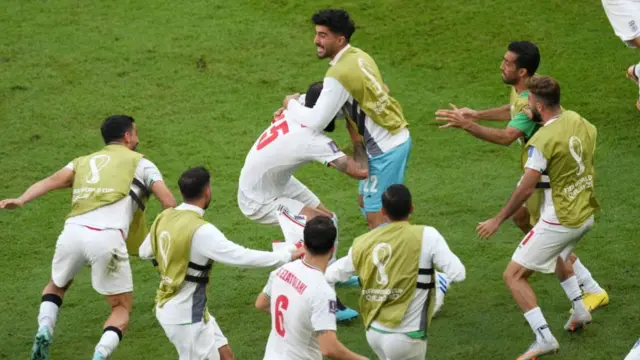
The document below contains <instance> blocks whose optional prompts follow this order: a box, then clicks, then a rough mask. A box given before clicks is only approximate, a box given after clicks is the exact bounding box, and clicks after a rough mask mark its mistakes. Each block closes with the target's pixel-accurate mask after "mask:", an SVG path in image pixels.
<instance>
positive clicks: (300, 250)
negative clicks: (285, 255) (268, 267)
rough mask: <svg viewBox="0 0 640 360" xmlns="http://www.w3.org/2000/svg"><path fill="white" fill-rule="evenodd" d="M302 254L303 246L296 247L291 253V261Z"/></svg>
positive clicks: (303, 252)
mask: <svg viewBox="0 0 640 360" xmlns="http://www.w3.org/2000/svg"><path fill="white" fill-rule="evenodd" d="M304 254H305V250H304V246H301V247H299V248H297V249H296V250H295V251H294V252H292V253H291V261H294V260H298V259H300V258H302V257H303V256H304Z"/></svg>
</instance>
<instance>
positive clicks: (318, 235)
mask: <svg viewBox="0 0 640 360" xmlns="http://www.w3.org/2000/svg"><path fill="white" fill-rule="evenodd" d="M303 234H304V246H305V247H306V248H307V251H308V252H309V253H310V254H311V255H326V254H328V253H329V252H330V251H331V249H333V246H334V244H335V242H336V236H337V235H338V231H337V229H336V226H335V224H334V223H333V220H331V219H330V218H329V217H327V216H316V217H314V218H313V219H311V220H309V221H308V222H307V224H306V225H305V226H304V231H303Z"/></svg>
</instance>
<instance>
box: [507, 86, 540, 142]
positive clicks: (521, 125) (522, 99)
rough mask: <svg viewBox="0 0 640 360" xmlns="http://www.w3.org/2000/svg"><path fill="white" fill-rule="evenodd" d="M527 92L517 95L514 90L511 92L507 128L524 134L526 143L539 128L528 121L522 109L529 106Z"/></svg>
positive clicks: (534, 123) (533, 122)
mask: <svg viewBox="0 0 640 360" xmlns="http://www.w3.org/2000/svg"><path fill="white" fill-rule="evenodd" d="M528 96H529V91H526V90H525V91H523V92H521V93H520V94H517V93H516V92H515V90H513V89H512V90H511V99H510V100H511V101H510V103H511V120H510V121H509V123H508V124H507V126H511V127H512V128H516V129H518V130H520V131H522V132H523V133H524V140H525V142H527V141H528V140H529V139H530V138H531V137H532V136H533V134H535V133H536V131H538V128H539V127H540V125H539V124H536V122H535V121H533V120H531V119H529V117H528V116H527V114H525V113H524V111H523V110H524V109H525V108H526V107H528V106H529V101H528V99H527V98H528Z"/></svg>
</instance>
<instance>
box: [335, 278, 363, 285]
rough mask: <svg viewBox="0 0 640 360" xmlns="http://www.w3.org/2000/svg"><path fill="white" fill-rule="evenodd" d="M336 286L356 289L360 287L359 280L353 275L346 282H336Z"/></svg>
mask: <svg viewBox="0 0 640 360" xmlns="http://www.w3.org/2000/svg"><path fill="white" fill-rule="evenodd" d="M336 286H349V287H358V286H360V279H359V278H358V277H357V276H355V275H354V276H352V277H351V278H350V279H349V280H347V281H344V282H337V283H336Z"/></svg>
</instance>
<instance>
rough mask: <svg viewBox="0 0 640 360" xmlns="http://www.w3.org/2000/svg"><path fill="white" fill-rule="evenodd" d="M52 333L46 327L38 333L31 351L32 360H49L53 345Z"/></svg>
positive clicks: (42, 327)
mask: <svg viewBox="0 0 640 360" xmlns="http://www.w3.org/2000/svg"><path fill="white" fill-rule="evenodd" d="M51 342H52V336H51V331H49V328H48V327H46V326H41V327H40V328H39V329H38V332H37V333H36V338H35V340H34V341H33V348H32V349H31V360H49V345H51Z"/></svg>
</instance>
